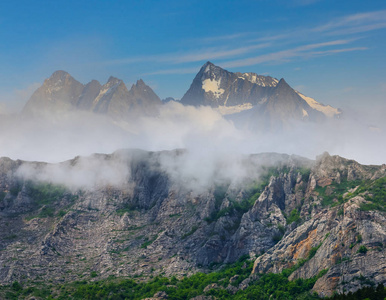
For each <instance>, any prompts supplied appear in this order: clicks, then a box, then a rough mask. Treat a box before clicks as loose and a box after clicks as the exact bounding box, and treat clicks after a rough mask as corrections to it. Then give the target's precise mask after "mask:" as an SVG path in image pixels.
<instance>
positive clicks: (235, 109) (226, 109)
mask: <svg viewBox="0 0 386 300" xmlns="http://www.w3.org/2000/svg"><path fill="white" fill-rule="evenodd" d="M251 108H253V105H252V103H244V104H241V105H234V106H219V107H217V108H215V110H217V111H218V112H219V113H220V114H222V115H223V116H224V115H230V114H235V113H239V112H242V111H244V110H248V109H251Z"/></svg>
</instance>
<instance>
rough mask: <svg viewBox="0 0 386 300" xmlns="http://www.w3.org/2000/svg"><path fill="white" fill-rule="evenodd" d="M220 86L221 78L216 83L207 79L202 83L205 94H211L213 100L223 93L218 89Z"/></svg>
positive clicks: (222, 90)
mask: <svg viewBox="0 0 386 300" xmlns="http://www.w3.org/2000/svg"><path fill="white" fill-rule="evenodd" d="M220 84H221V78H220V80H218V81H217V80H212V79H210V78H208V79H205V80H204V81H203V82H202V89H203V90H204V91H205V93H209V92H212V93H213V96H214V97H215V98H219V97H220V96H221V95H222V94H224V92H225V90H224V89H221V88H220Z"/></svg>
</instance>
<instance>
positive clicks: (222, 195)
mask: <svg viewBox="0 0 386 300" xmlns="http://www.w3.org/2000/svg"><path fill="white" fill-rule="evenodd" d="M183 155H185V151H171V152H155V153H152V152H144V151H139V150H137V151H134V150H130V151H119V152H116V153H114V154H112V155H98V156H95V157H94V158H95V159H97V160H98V162H99V164H102V165H103V164H110V163H114V164H113V166H121V167H122V166H124V169H125V170H127V172H122V174H124V180H122V181H120V182H119V183H118V182H117V181H115V184H113V183H106V184H105V185H103V184H99V185H98V186H97V187H95V188H90V187H88V188H83V189H79V187H76V188H74V187H72V189H69V188H65V187H63V186H58V185H54V184H49V183H47V182H36V181H33V180H32V179H31V177H28V176H27V172H26V168H27V169H31V168H32V169H33V170H34V172H47V170H51V168H52V165H49V164H42V163H28V162H22V161H12V160H10V159H6V158H2V159H1V161H0V192H1V198H0V200H1V201H0V226H1V228H5V230H2V231H1V233H0V249H1V251H0V263H1V266H2V268H0V282H2V283H10V282H13V281H14V280H20V281H24V280H27V279H29V280H33V281H39V280H52V281H54V282H62V281H72V280H78V279H80V278H89V277H90V276H91V275H90V274H91V272H94V273H93V274H94V275H93V276H95V274H96V276H97V278H106V277H108V276H109V275H118V276H127V275H131V276H134V275H137V276H145V277H146V276H151V275H156V274H164V275H167V276H170V275H177V276H182V275H185V274H192V273H194V272H196V271H199V270H202V271H205V270H206V269H207V268H208V267H209V266H213V265H216V264H220V265H221V264H222V263H227V262H233V261H235V260H236V259H238V258H239V257H240V256H241V255H244V254H249V255H250V256H251V257H257V259H256V261H255V265H254V271H253V273H254V274H258V273H262V272H281V271H282V270H291V275H290V278H291V279H295V278H299V277H302V278H309V277H313V276H315V275H316V274H318V273H320V271H321V270H326V269H327V270H328V271H327V273H326V274H325V275H324V276H322V277H321V278H320V279H319V280H318V281H317V283H316V285H315V287H314V289H315V291H317V292H318V293H320V294H322V295H328V294H331V293H332V291H334V290H338V291H344V290H346V291H348V290H355V289H357V288H358V287H360V286H362V285H364V284H367V283H369V282H374V283H380V282H383V283H385V282H386V278H385V274H386V273H385V264H384V263H383V262H384V261H386V260H385V254H386V253H385V242H386V222H385V221H386V220H385V215H384V202H382V201H381V202H377V201H378V200H379V199H378V194H379V189H378V186H381V187H382V186H383V185H384V182H385V181H384V180H385V176H386V166H384V165H383V166H362V165H360V164H358V163H356V162H354V161H349V160H346V159H343V158H340V157H337V156H329V155H327V154H325V155H323V156H321V157H320V158H318V159H317V161H309V160H307V159H303V158H300V157H295V156H286V155H278V154H261V155H252V156H248V157H245V158H244V161H243V162H242V163H243V165H246V166H248V168H249V170H250V172H249V173H248V177H247V178H245V179H244V180H242V181H232V180H222V181H217V182H216V181H215V183H213V184H211V185H209V186H208V187H207V188H205V189H200V190H194V189H192V188H191V187H190V186H191V185H189V187H188V185H185V184H183V182H181V181H179V180H176V177H175V176H174V175H173V173H171V172H170V169H167V168H165V166H164V162H165V161H170V160H176V159H178V157H181V156H183ZM72 168H80V169H81V170H84V164H83V162H82V159H81V158H76V159H74V160H71V161H68V162H65V163H63V164H61V165H60V169H63V170H67V171H68V170H72ZM105 172H107V171H106V169H105ZM72 174H75V173H72ZM82 174H83V173H82ZM87 174H89V173H87ZM21 175H22V176H21ZM73 176H74V175H73ZM35 178H39V176H35ZM80 179H81V178H80ZM192 180H193V179H192ZM192 180H190V183H191V181H192ZM381 190H382V188H381ZM383 191H384V189H383ZM383 201H384V200H383ZM382 203H383V204H382ZM382 205H383V206H382ZM254 276H256V275H254Z"/></svg>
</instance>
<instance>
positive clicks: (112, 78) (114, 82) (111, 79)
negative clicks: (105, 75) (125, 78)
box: [107, 76, 122, 84]
mask: <svg viewBox="0 0 386 300" xmlns="http://www.w3.org/2000/svg"><path fill="white" fill-rule="evenodd" d="M121 81H122V80H120V79H118V78H116V77H114V76H110V77H109V80H107V83H111V84H116V83H119V82H121Z"/></svg>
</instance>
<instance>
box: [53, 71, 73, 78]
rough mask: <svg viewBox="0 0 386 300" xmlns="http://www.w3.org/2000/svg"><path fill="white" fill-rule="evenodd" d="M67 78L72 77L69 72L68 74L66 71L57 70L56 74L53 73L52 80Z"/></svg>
mask: <svg viewBox="0 0 386 300" xmlns="http://www.w3.org/2000/svg"><path fill="white" fill-rule="evenodd" d="M67 76H71V75H70V74H69V73H68V72H66V71H63V70H57V71H55V72H54V73H52V75H51V76H50V78H61V77H67Z"/></svg>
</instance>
